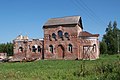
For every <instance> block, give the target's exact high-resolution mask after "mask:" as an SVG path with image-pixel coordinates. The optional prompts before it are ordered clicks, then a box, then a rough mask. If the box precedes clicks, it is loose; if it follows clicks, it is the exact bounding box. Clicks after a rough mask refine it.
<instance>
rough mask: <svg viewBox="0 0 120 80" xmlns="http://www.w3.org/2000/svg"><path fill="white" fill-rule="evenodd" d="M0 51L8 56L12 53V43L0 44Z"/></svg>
mask: <svg viewBox="0 0 120 80" xmlns="http://www.w3.org/2000/svg"><path fill="white" fill-rule="evenodd" d="M0 52H1V53H7V55H8V56H12V55H13V44H12V43H7V44H5V43H3V44H0Z"/></svg>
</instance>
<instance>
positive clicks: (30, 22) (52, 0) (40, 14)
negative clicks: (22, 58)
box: [0, 0, 120, 43]
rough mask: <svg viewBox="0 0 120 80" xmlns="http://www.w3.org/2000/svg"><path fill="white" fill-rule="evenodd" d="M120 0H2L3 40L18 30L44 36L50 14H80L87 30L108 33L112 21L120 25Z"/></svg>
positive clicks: (34, 35)
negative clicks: (106, 31)
mask: <svg viewBox="0 0 120 80" xmlns="http://www.w3.org/2000/svg"><path fill="white" fill-rule="evenodd" d="M119 6H120V0H0V28H1V29H0V43H6V42H10V41H12V40H13V39H15V38H16V37H17V36H18V35H19V34H22V35H28V36H29V37H30V38H43V34H44V33H43V29H42V27H43V25H44V23H45V22H46V21H47V20H48V19H49V18H56V17H64V16H74V15H80V16H81V17H82V20H83V27H84V30H85V31H89V32H91V33H98V34H100V39H101V38H102V35H103V34H104V33H105V29H106V27H107V25H108V23H109V21H112V22H113V21H114V20H116V21H117V23H118V26H117V27H118V28H119V27H120V9H119Z"/></svg>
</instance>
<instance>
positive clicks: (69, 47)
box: [68, 44, 72, 53]
mask: <svg viewBox="0 0 120 80" xmlns="http://www.w3.org/2000/svg"><path fill="white" fill-rule="evenodd" d="M68 51H69V52H71V53H72V45H71V44H69V45H68Z"/></svg>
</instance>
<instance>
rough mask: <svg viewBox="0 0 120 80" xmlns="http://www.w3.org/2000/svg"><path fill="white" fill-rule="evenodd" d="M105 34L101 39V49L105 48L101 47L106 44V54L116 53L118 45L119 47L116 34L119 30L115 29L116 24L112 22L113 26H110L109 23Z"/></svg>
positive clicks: (110, 23)
mask: <svg viewBox="0 0 120 80" xmlns="http://www.w3.org/2000/svg"><path fill="white" fill-rule="evenodd" d="M105 32H106V34H105V35H103V39H102V42H101V46H100V47H102V48H103V47H106V46H103V45H105V43H106V45H107V53H108V54H114V53H117V51H118V45H119V44H118V33H119V32H120V30H119V29H118V28H117V22H116V21H114V22H113V25H112V22H111V21H110V22H109V24H108V27H107V28H106V31H105ZM104 42H105V43H104ZM103 49H104V48H103ZM105 49H106V48H105Z"/></svg>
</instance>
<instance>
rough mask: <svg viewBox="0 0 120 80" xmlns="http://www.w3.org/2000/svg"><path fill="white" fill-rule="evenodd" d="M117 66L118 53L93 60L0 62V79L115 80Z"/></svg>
mask: <svg viewBox="0 0 120 80" xmlns="http://www.w3.org/2000/svg"><path fill="white" fill-rule="evenodd" d="M119 66H120V57H119V55H101V57H100V59H98V60H93V61H81V60H40V61H35V62H20V63H19V62H17V63H0V80H113V79H114V78H115V79H114V80H117V79H119V78H120V77H119V75H120V67H119ZM111 75H112V77H111ZM116 77H117V78H116ZM119 80H120V79H119Z"/></svg>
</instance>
